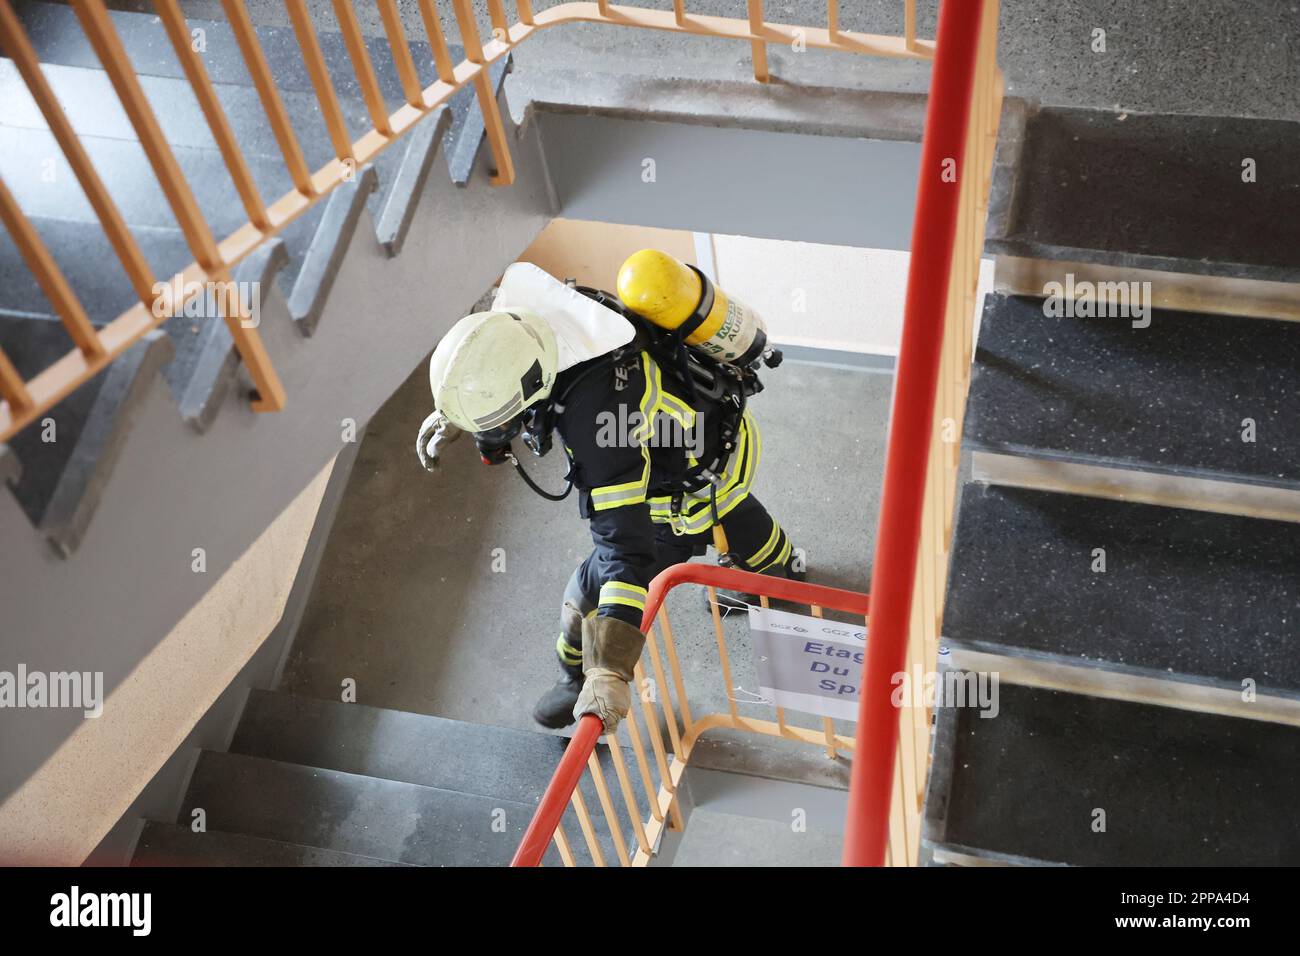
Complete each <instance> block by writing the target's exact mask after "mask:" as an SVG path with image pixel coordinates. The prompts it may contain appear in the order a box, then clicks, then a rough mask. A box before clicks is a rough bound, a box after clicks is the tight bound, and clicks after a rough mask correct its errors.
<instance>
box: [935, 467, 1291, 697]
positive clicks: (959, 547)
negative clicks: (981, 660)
mask: <svg viewBox="0 0 1300 956" xmlns="http://www.w3.org/2000/svg"><path fill="white" fill-rule="evenodd" d="M959 514H960V518H959V521H958V524H957V531H956V535H955V539H954V542H953V551H952V563H951V570H950V572H949V578H948V580H949V585H948V601H947V604H946V605H945V610H944V627H943V631H944V638H945V639H946V640H949V641H953V642H957V643H959V644H962V645H965V646H968V647H971V648H975V649H977V650H985V651H990V652H993V653H1008V654H1016V655H1029V656H1038V655H1046V656H1050V657H1053V658H1063V659H1065V660H1066V661H1068V662H1070V663H1075V664H1080V665H1085V664H1086V665H1094V666H1102V667H1106V668H1111V669H1117V670H1124V671H1131V672H1135V673H1141V674H1145V675H1147V676H1155V677H1161V678H1174V677H1177V678H1179V679H1183V680H1191V681H1193V682H1198V683H1200V682H1203V683H1208V684H1211V685H1216V686H1222V687H1227V688H1231V689H1233V690H1235V691H1240V690H1241V687H1242V681H1243V680H1245V679H1250V680H1252V681H1254V682H1255V685H1256V687H1257V689H1258V690H1259V692H1260V693H1270V694H1276V695H1280V696H1285V697H1290V698H1298V697H1300V658H1297V656H1296V654H1295V653H1294V648H1293V647H1292V646H1291V645H1292V638H1293V636H1294V634H1295V630H1296V621H1295V619H1296V613H1297V612H1296V608H1297V607H1300V574H1297V571H1296V569H1297V568H1300V524H1295V523H1291V522H1285V521H1265V520H1261V519H1257V518H1245V517H1239V516H1236V515H1224V514H1216V513H1214V512H1207V511H1189V510H1183V509H1179V508H1165V507H1158V506H1155V505H1144V504H1136V503H1133V502H1124V501H1115V500H1111V499H1106V498H1089V497H1082V496H1077V495H1066V494H1057V493H1054V492H1050V491H1036V490H1028V489H1020V488H1006V487H999V486H996V485H983V484H978V483H972V484H968V485H966V486H965V488H964V489H963V490H962V499H961V506H960V512H959ZM1095 548H1103V549H1104V550H1105V557H1106V570H1105V572H1104V573H1094V572H1093V570H1092V567H1093V561H1094V557H1093V551H1094V549H1095Z"/></svg>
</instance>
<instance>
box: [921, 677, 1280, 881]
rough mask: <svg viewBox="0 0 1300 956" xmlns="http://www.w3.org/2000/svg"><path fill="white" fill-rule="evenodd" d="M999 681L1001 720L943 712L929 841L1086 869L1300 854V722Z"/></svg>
mask: <svg viewBox="0 0 1300 956" xmlns="http://www.w3.org/2000/svg"><path fill="white" fill-rule="evenodd" d="M999 691H1000V697H999V711H998V713H997V716H996V717H993V718H981V717H980V716H979V714H978V711H977V710H976V709H974V708H966V707H959V708H940V709H939V717H938V726H939V729H938V739H937V741H936V744H935V747H936V757H935V761H936V773H937V774H944V773H945V772H946V773H947V776H946V777H941V778H936V779H934V780H933V781H932V783H931V788H930V793H929V796H928V799H927V807H926V813H927V818H928V821H927V822H928V828H929V832H928V833H927V837H928V839H929V840H930V841H931V842H932V843H937V844H942V845H946V846H949V847H964V848H971V849H974V850H978V851H983V852H988V853H994V854H1005V855H1008V856H1012V857H1020V858H1027V859H1030V860H1036V861H1042V862H1047V863H1068V864H1076V865H1085V866H1086V865H1170V866H1179V865H1186V866H1206V865H1209V866H1223V865H1228V864H1242V865H1249V864H1260V865H1292V866H1294V865H1296V864H1297V863H1300V817H1297V815H1296V814H1295V794H1296V793H1297V792H1298V791H1300V762H1297V760H1296V759H1295V757H1296V754H1297V753H1298V752H1300V728H1296V727H1290V726H1286V725H1282V724H1272V723H1265V722H1262V721H1254V720H1244V719H1240V718H1234V717H1221V716H1215V715H1210V714H1201V713H1193V712H1190V711H1185V710H1177V709H1173V708H1167V707H1154V706H1150V705H1145V704H1135V703H1130V702H1127V701H1117V700H1108V699H1104V698H1098V697H1085V696H1079V695H1075V694H1068V693H1064V692H1060V691H1050V690H1043V689H1041V688H1032V687H1022V686H1015V685H1008V684H1002V685H1001V687H1000V689H999ZM1098 809H1101V810H1104V811H1105V827H1106V829H1105V832H1104V833H1098V832H1094V829H1093V822H1094V819H1096V817H1095V811H1096V810H1098Z"/></svg>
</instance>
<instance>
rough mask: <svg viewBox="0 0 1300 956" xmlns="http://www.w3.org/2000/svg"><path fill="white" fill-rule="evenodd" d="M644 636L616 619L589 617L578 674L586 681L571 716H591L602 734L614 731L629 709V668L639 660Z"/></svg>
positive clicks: (630, 699) (583, 634) (585, 625)
mask: <svg viewBox="0 0 1300 956" xmlns="http://www.w3.org/2000/svg"><path fill="white" fill-rule="evenodd" d="M644 646H645V635H644V634H642V633H641V632H640V631H639V630H637V629H636V628H635V627H633V626H632V625H631V624H628V623H627V622H626V621H620V620H619V619H618V618H616V617H589V618H586V619H585V620H583V622H582V673H583V674H584V676H585V677H586V678H587V680H586V682H585V683H584V684H583V685H582V693H580V694H579V695H578V702H577V703H576V704H575V705H574V707H573V716H574V717H578V718H581V717H582V715H583V714H595V715H596V716H597V717H599V718H600V720H601V723H603V724H604V725H605V733H607V734H612V733H613V732H614V731H615V730H617V729H618V722H619V721H620V720H622V719H623V718H625V717H626V716H627V714H628V711H629V710H630V709H631V707H632V688H631V686H629V685H630V684H631V681H632V669H633V668H634V667H636V662H637V661H639V660H640V659H641V648H642V647H644Z"/></svg>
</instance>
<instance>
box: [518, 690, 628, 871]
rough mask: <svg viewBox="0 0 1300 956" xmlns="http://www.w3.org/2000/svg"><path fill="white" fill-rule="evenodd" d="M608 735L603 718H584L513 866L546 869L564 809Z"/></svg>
mask: <svg viewBox="0 0 1300 956" xmlns="http://www.w3.org/2000/svg"><path fill="white" fill-rule="evenodd" d="M604 732H605V726H604V725H603V724H602V723H601V722H600V718H599V717H597V716H596V715H595V714H583V715H582V720H580V721H578V729H577V730H576V731H574V734H573V739H571V740H570V741H569V746H567V747H566V748H564V756H563V757H561V758H560V765H559V766H558V767H556V768H555V776H553V777H551V782H550V783H548V784H547V785H546V793H544V794H542V800H541V803H539V804H538V805H537V812H536V813H535V814H534V815H533V819H532V821H531V822H530V823H529V824H528V829H527V830H525V831H524V838H523V839H522V840H520V841H519V848H518V849H517V850H515V856H514V859H513V860H511V861H510V865H511V866H541V865H542V857H544V856H545V855H546V848H547V847H548V846H550V845H551V838H552V837H554V836H555V831H556V828H558V827H559V825H560V821H561V820H562V819H563V818H564V808H565V807H567V806H568V805H569V798H570V797H571V796H573V791H574V790H576V789H577V787H578V780H579V779H580V778H581V777H582V771H584V770H586V769H587V758H588V757H589V756H591V752H592V751H593V750H595V749H596V742H597V741H598V740H600V735H601V734H603V733H604Z"/></svg>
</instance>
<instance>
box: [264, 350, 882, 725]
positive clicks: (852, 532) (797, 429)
mask: <svg viewBox="0 0 1300 956" xmlns="http://www.w3.org/2000/svg"><path fill="white" fill-rule="evenodd" d="M764 380H765V382H766V384H767V390H766V391H764V392H763V393H762V394H761V395H759V396H758V397H757V398H755V399H754V402H753V405H752V406H751V407H752V408H753V409H754V412H755V414H756V415H757V417H758V420H759V422H760V425H761V427H762V430H763V452H764V457H763V460H762V463H761V465H760V468H759V474H758V478H757V480H756V484H755V493H756V494H757V495H758V496H759V497H760V499H761V500H763V501H764V502H765V503H766V504H767V505H768V507H769V508H770V509H771V510H772V512H773V513H774V514H775V515H776V516H778V520H780V521H781V522H782V524H783V526H785V527H786V528H787V529H788V530H789V532H790V533H791V536H792V538H793V540H794V541H795V543H796V545H797V546H800V547H803V548H804V549H805V550H806V551H807V553H808V562H809V567H810V578H811V579H812V580H815V581H818V582H821V583H826V584H831V585H836V586H841V587H847V588H852V589H855V590H865V589H866V587H867V585H868V582H869V577H870V576H869V567H868V565H869V561H870V555H871V552H872V549H873V547H874V532H875V521H876V515H877V511H878V509H879V489H880V477H881V470H882V466H883V461H884V442H885V432H886V425H887V417H888V408H889V399H890V390H891V387H892V382H893V379H892V376H890V375H888V374H883V373H880V372H868V371H862V370H853V369H845V368H838V367H833V366H824V365H811V364H806V363H801V362H794V361H788V362H786V363H785V364H784V365H782V367H781V368H780V369H777V370H775V371H769V372H767V373H766V374H765V376H764ZM429 409H430V398H429V391H428V379H427V375H426V371H425V366H424V364H423V363H421V365H420V367H419V368H418V369H416V371H415V372H414V373H413V374H412V376H411V378H410V380H409V381H407V382H406V384H405V385H403V386H402V388H401V389H399V390H398V391H397V392H396V393H395V394H394V395H393V397H392V398H391V399H390V400H389V402H388V403H387V404H386V405H385V406H384V407H383V409H381V410H380V412H379V413H378V414H377V415H376V416H375V418H374V419H373V420H372V422H371V423H370V427H369V429H368V431H367V433H366V436H365V438H364V440H363V443H362V446H361V448H360V451H359V456H358V459H357V463H356V466H355V468H354V471H353V473H352V477H351V480H350V483H349V486H348V489H347V492H346V494H345V497H344V500H343V503H342V505H341V508H340V511H339V515H338V518H337V520H336V523H335V526H334V530H333V532H332V533H331V536H330V539H329V542H328V544H327V546H326V550H325V554H324V556H323V559H322V563H321V568H320V572H319V576H318V578H317V581H316V585H315V588H314V591H313V594H312V597H311V599H310V601H309V604H308V608H307V611H306V614H305V616H304V619H303V623H302V627H301V629H300V631H299V635H298V638H297V641H296V643H295V645H294V648H293V651H292V653H291V657H290V660H289V662H288V664H287V666H286V669H285V673H284V678H283V682H282V684H281V689H284V690H288V691H292V692H295V693H302V694H308V695H312V696H320V697H329V698H334V699H337V698H338V695H339V693H340V686H341V682H342V681H343V680H345V679H346V678H352V679H354V680H355V681H356V683H357V699H358V700H359V701H360V702H361V703H365V704H371V705H375V706H380V707H392V708H398V709H403V710H412V711H418V712H422V713H428V714H436V715H439V716H443V717H450V718H456V719H462V720H471V721H475V722H478V723H487V724H497V725H501V726H508V727H516V728H521V729H523V728H528V729H535V726H534V725H533V723H532V720H531V718H530V716H529V712H530V710H531V707H532V704H533V701H534V700H535V699H536V698H537V697H538V696H539V695H540V694H541V693H542V691H543V690H545V689H546V688H547V687H549V686H550V684H551V683H552V682H553V681H554V679H555V677H556V676H557V668H556V663H555V655H554V650H553V645H554V642H555V635H556V634H557V633H558V609H559V604H560V599H561V595H562V592H563V588H564V584H565V582H566V581H567V579H568V576H569V574H570V572H571V571H572V569H573V567H574V566H575V565H576V564H577V563H578V562H579V561H580V560H582V558H583V557H585V556H586V554H587V553H588V552H589V551H590V538H589V536H588V532H587V528H586V522H585V521H583V520H582V519H580V518H579V517H578V514H577V506H576V504H575V502H574V501H573V500H572V499H570V500H568V501H565V502H562V503H558V504H556V503H552V502H548V501H545V500H544V499H542V498H540V497H538V496H536V495H534V494H533V493H532V492H531V491H529V490H528V489H527V488H526V487H525V486H524V484H523V482H522V481H520V480H519V478H518V477H517V476H516V475H515V474H514V473H513V470H512V469H510V468H508V467H498V468H489V467H488V466H486V465H483V464H481V463H480V462H479V461H478V458H477V455H476V454H475V451H474V447H473V444H472V442H471V441H470V440H469V439H468V437H463V438H462V439H461V440H460V441H458V442H457V443H456V444H454V445H452V446H451V448H450V449H449V451H448V454H447V457H446V461H445V463H444V465H443V467H442V469H441V470H440V471H439V472H438V473H437V474H435V475H426V474H425V473H424V472H423V471H421V469H420V467H419V464H418V462H417V461H416V460H415V454H414V450H413V446H414V437H415V432H416V430H417V429H418V427H419V424H420V422H421V420H422V419H423V418H424V416H425V415H426V414H428V411H429ZM528 464H529V466H530V467H531V469H532V472H533V473H534V474H535V475H536V476H537V477H538V478H539V479H540V480H541V481H543V482H544V484H545V486H546V487H549V488H553V489H559V488H561V487H563V482H562V480H561V473H562V464H563V461H562V457H561V456H559V455H555V456H554V457H549V458H547V459H544V460H542V461H541V462H537V461H535V460H534V461H532V462H529V463H528ZM496 549H500V552H499V553H500V554H501V555H503V556H504V562H505V566H504V570H502V571H494V570H493V561H494V555H495V554H496V553H497V550H496ZM669 608H670V614H671V620H672V622H673V626H674V630H675V632H676V638H677V645H678V650H679V654H680V655H681V659H682V666H683V670H684V673H685V681H686V685H687V694H688V697H689V699H690V701H691V706H692V709H693V711H694V712H695V713H696V714H703V713H708V712H713V711H724V710H725V709H726V707H727V700H726V691H725V688H724V686H723V681H722V678H721V675H720V673H719V670H718V653H717V648H716V646H715V643H714V638H713V630H712V624H711V619H710V617H709V615H708V613H707V612H706V610H705V608H704V603H703V599H702V598H701V597H700V596H699V591H698V589H694V588H692V589H690V592H689V593H683V594H680V595H677V596H675V597H674V598H672V599H671V600H670V602H669ZM725 627H726V630H727V641H728V649H729V654H730V655H731V660H732V667H733V679H734V681H735V683H736V685H737V687H738V689H737V692H736V696H737V698H738V699H739V700H740V701H741V703H740V704H739V707H740V710H741V712H742V713H745V714H751V715H753V716H764V717H769V716H770V714H771V709H770V708H768V707H766V706H760V705H755V704H750V703H746V702H745V700H746V698H747V697H748V696H749V695H747V693H746V691H752V690H753V689H754V688H755V686H756V684H755V672H754V667H753V662H752V658H751V656H750V654H749V647H748V635H747V629H746V623H745V618H744V616H743V615H737V616H735V619H734V620H730V621H727V622H725ZM792 722H793V723H800V722H801V721H798V720H796V719H792ZM802 723H804V724H805V725H807V726H814V725H816V724H817V719H816V718H806V719H805V720H804V721H802Z"/></svg>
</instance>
